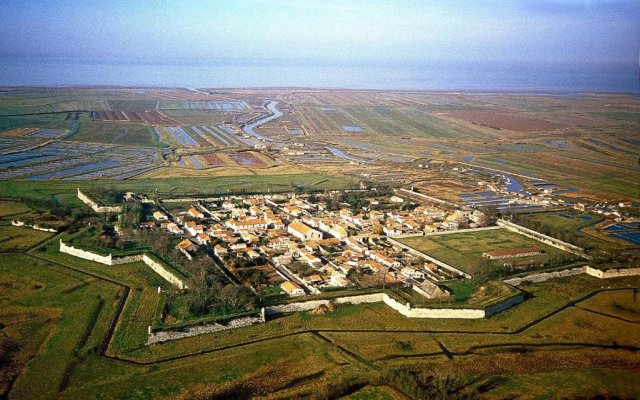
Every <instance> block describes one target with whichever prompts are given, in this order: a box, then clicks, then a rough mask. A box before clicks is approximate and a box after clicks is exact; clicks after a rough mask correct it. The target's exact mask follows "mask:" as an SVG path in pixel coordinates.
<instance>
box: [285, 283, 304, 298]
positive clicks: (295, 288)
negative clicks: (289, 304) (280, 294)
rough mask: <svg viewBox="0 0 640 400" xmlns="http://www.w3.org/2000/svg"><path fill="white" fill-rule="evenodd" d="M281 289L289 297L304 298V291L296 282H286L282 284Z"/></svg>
mask: <svg viewBox="0 0 640 400" xmlns="http://www.w3.org/2000/svg"><path fill="white" fill-rule="evenodd" d="M280 288H281V289H282V290H284V292H285V293H286V294H288V295H289V296H302V295H304V290H302V288H301V287H300V286H299V285H298V284H297V283H295V282H291V281H285V282H282V283H281V284H280Z"/></svg>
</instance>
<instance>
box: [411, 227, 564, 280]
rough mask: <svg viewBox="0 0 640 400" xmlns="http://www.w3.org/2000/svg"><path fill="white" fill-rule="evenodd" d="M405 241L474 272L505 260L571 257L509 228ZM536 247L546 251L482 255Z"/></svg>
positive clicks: (521, 260)
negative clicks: (498, 257)
mask: <svg viewBox="0 0 640 400" xmlns="http://www.w3.org/2000/svg"><path fill="white" fill-rule="evenodd" d="M400 241H401V242H402V243H404V244H406V245H408V246H410V247H413V248H414V249H416V250H418V251H421V252H423V253H425V254H427V255H430V256H432V257H434V258H436V259H438V260H440V261H442V262H445V263H447V264H449V265H452V266H454V267H456V268H459V269H460V270H462V271H464V272H467V273H470V274H473V272H474V271H478V270H479V269H482V268H484V267H485V266H488V267H492V268H496V267H499V266H501V265H502V264H504V263H505V262H511V261H513V262H516V263H518V264H520V263H523V264H528V263H535V264H540V263H543V262H550V261H553V260H555V259H557V258H559V257H565V256H566V257H570V256H571V254H569V253H567V252H564V251H562V250H559V249H556V248H555V247H551V246H549V245H546V244H544V243H541V242H538V241H537V240H533V239H530V238H528V237H526V236H523V235H520V234H518V233H515V232H512V231H509V230H507V229H491V230H484V231H476V232H454V233H448V234H440V235H429V236H417V237H409V238H403V239H401V240H400ZM529 247H536V248H539V249H541V250H543V251H544V254H541V255H538V256H533V257H515V258H507V259H503V260H491V261H489V260H487V259H485V258H484V257H482V254H483V253H485V252H490V251H494V250H509V249H521V248H529Z"/></svg>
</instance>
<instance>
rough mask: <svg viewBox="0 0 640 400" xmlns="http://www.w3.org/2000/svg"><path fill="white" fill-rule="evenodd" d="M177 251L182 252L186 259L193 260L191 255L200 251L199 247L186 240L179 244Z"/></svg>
mask: <svg viewBox="0 0 640 400" xmlns="http://www.w3.org/2000/svg"><path fill="white" fill-rule="evenodd" d="M176 249H178V250H180V252H181V253H182V254H184V256H185V257H187V258H188V259H189V260H191V259H192V258H193V257H192V256H191V253H195V252H196V251H198V246H197V245H196V244H195V243H193V242H192V241H191V240H189V239H185V240H183V241H182V242H180V243H178V245H177V246H176Z"/></svg>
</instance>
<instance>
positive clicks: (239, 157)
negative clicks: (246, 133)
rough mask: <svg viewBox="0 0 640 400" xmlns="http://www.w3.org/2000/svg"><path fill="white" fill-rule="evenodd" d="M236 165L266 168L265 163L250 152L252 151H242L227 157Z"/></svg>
mask: <svg viewBox="0 0 640 400" xmlns="http://www.w3.org/2000/svg"><path fill="white" fill-rule="evenodd" d="M229 156H230V157H231V158H232V159H233V160H234V161H235V162H236V163H237V164H238V165H240V166H242V167H255V168H262V167H266V166H267V163H266V162H265V161H264V160H262V158H261V157H260V156H259V155H258V154H256V153H254V152H252V151H243V152H240V153H232V154H230V155H229Z"/></svg>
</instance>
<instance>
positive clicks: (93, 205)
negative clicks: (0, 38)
mask: <svg viewBox="0 0 640 400" xmlns="http://www.w3.org/2000/svg"><path fill="white" fill-rule="evenodd" d="M78 198H79V199H80V200H82V202H83V203H84V204H86V205H88V206H89V207H91V209H92V210H93V211H95V212H97V213H109V212H115V213H119V212H120V211H122V208H121V207H120V206H111V207H109V206H99V205H98V204H96V202H95V201H93V200H91V199H90V198H89V196H87V195H86V194H84V193H82V192H81V191H80V188H78Z"/></svg>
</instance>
